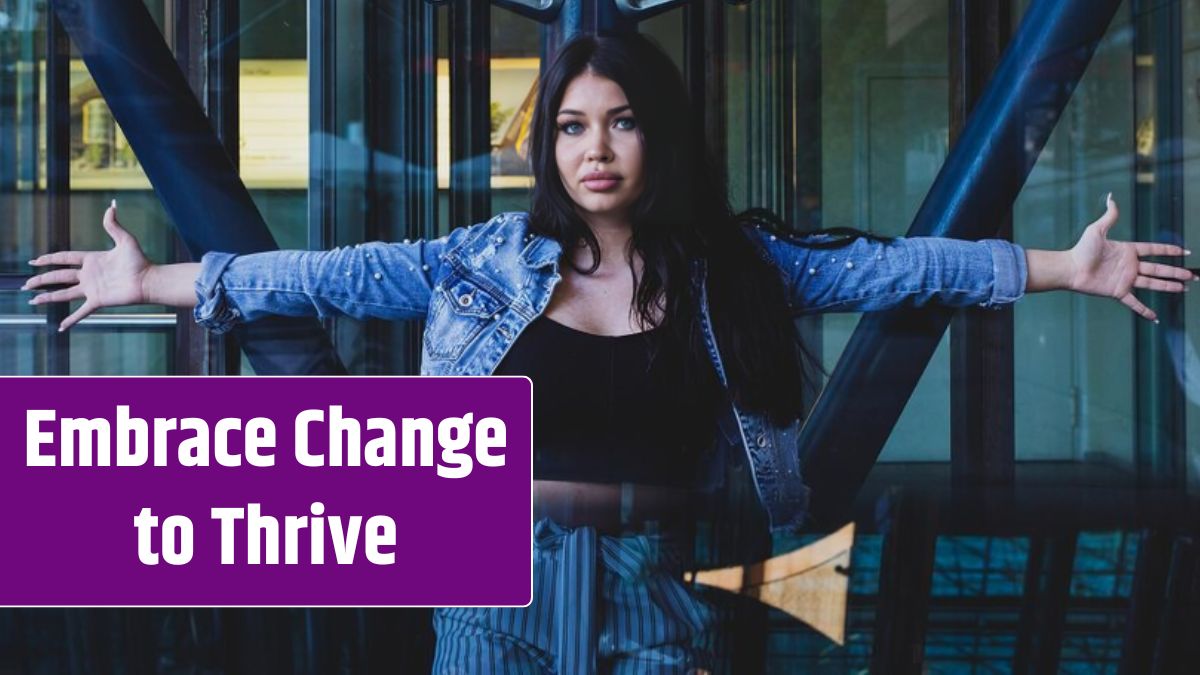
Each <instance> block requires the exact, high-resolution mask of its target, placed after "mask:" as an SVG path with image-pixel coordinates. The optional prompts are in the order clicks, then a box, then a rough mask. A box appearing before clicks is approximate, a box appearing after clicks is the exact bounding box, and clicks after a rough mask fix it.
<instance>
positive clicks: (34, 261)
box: [29, 258, 37, 265]
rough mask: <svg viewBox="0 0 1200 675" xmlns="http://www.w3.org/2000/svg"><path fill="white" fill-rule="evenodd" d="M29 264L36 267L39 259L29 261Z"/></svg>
mask: <svg viewBox="0 0 1200 675" xmlns="http://www.w3.org/2000/svg"><path fill="white" fill-rule="evenodd" d="M29 264H30V265H36V264H37V258H34V259H33V260H30V261H29Z"/></svg>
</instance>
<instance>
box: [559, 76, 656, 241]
mask: <svg viewBox="0 0 1200 675" xmlns="http://www.w3.org/2000/svg"><path fill="white" fill-rule="evenodd" d="M555 123H556V125H557V127H558V133H557V135H556V140H555V143H554V156H555V160H556V161H557V162H558V175H559V177H560V178H561V179H562V184H563V187H564V188H566V190H567V194H568V195H570V197H571V200H572V201H574V202H575V205H576V206H577V207H578V208H579V211H580V214H581V215H583V216H584V218H585V219H586V220H588V221H589V222H595V221H596V219H597V218H600V219H603V220H606V221H613V220H619V221H625V222H626V223H627V221H628V219H629V210H630V207H631V206H633V203H634V201H635V200H637V198H638V197H639V196H640V195H641V194H642V132H641V131H640V130H639V129H638V125H637V120H635V119H634V117H633V111H632V110H631V109H630V107H629V100H628V99H626V98H625V92H624V91H622V90H621V87H620V86H619V85H618V84H617V83H616V82H613V81H612V80H610V79H608V78H605V77H601V76H600V75H596V74H595V73H593V72H591V71H590V70H589V71H585V72H584V73H583V74H582V75H580V76H579V77H576V78H575V79H574V80H572V81H571V83H570V84H569V85H567V90H566V92H565V93H564V94H563V99H562V103H561V104H560V105H559V109H558V116H557V117H556V119H555ZM588 216H592V218H588Z"/></svg>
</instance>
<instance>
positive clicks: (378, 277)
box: [374, 272, 383, 281]
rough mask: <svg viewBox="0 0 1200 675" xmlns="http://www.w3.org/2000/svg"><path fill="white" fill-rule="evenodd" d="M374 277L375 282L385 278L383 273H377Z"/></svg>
mask: <svg viewBox="0 0 1200 675" xmlns="http://www.w3.org/2000/svg"><path fill="white" fill-rule="evenodd" d="M374 276H375V281H379V280H380V279H382V278H383V272H376V273H375V275H374Z"/></svg>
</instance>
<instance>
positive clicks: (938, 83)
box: [730, 0, 950, 461]
mask: <svg viewBox="0 0 1200 675" xmlns="http://www.w3.org/2000/svg"><path fill="white" fill-rule="evenodd" d="M947 6H948V5H947V3H946V2H945V0H911V1H907V2H884V1H883V0H873V1H871V2H862V3H855V4H847V3H842V2H836V1H834V0H827V1H826V2H822V3H821V4H820V8H821V17H820V22H821V37H820V40H821V52H820V58H821V64H822V67H821V77H820V81H821V90H820V103H819V105H820V107H821V122H820V129H821V137H820V145H821V150H820V157H821V177H820V182H821V185H822V186H823V187H822V190H821V195H820V198H819V199H818V200H816V201H817V204H816V206H815V209H816V210H819V217H818V218H817V220H819V221H820V223H821V225H822V226H824V227H839V226H850V227H856V228H859V229H862V230H866V231H869V232H873V233H876V234H881V235H885V236H898V235H902V234H904V232H906V231H907V230H908V228H909V226H910V225H911V224H912V219H913V217H914V216H915V215H916V212H917V208H918V207H919V206H920V204H921V202H922V201H923V200H924V198H925V194H926V192H927V191H928V189H929V187H930V186H931V185H932V184H933V179H934V178H935V177H936V176H937V172H938V170H939V169H940V168H941V165H942V163H943V161H944V160H945V157H946V154H947V152H948V143H949V141H948V139H949V107H950V103H949V90H948V85H947V73H948V46H947V45H948V44H949V36H948V34H947V30H948V26H949V16H948V10H947ZM734 70H736V67H735V68H734ZM734 97H735V95H734V93H733V92H731V94H730V98H731V99H733V98H734ZM733 118H734V117H733V114H732V111H731V118H730V119H731V120H732V119H733ZM735 145H736V144H734V143H731V144H730V148H731V156H732V149H733V147H734V146H735ZM741 161H743V162H744V161H745V160H744V159H743V160H741ZM735 194H736V188H735ZM858 320H859V316H858V315H847V314H841V315H836V314H831V315H825V316H824V317H823V318H822V319H821V322H822V324H823V330H822V331H821V341H822V350H821V353H822V356H823V362H824V364H825V367H826V369H827V370H832V368H833V366H834V365H835V364H836V363H837V360H838V358H839V357H840V356H841V353H842V350H843V349H844V348H845V345H846V342H847V341H848V340H849V338H850V335H851V334H852V333H853V331H854V328H855V327H856V326H857V324H858ZM948 343H949V338H948V337H946V338H943V340H942V342H941V343H940V345H939V347H938V349H937V351H936V352H935V354H934V356H933V359H932V360H931V361H930V364H929V366H928V368H927V369H926V370H925V374H924V375H923V376H922V377H921V380H920V382H919V383H918V385H917V388H916V389H915V391H914V392H913V395H912V397H911V398H910V399H909V402H908V405H907V406H906V407H905V409H904V412H903V414H902V415H901V417H900V420H899V422H898V423H897V425H896V428H895V429H894V431H893V432H892V435H891V437H890V438H889V439H888V442H887V444H886V445H885V447H884V450H883V453H882V455H881V458H880V459H881V460H882V461H889V460H891V461H900V460H909V461H911V460H918V461H924V460H941V461H945V460H949V458H950V421H949V415H948V411H949V407H950V393H949V391H950V360H949V355H950V350H949V346H948Z"/></svg>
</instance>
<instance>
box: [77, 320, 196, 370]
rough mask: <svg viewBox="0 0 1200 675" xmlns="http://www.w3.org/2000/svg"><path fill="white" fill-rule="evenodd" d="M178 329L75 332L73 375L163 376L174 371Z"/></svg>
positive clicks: (84, 329)
mask: <svg viewBox="0 0 1200 675" xmlns="http://www.w3.org/2000/svg"><path fill="white" fill-rule="evenodd" d="M174 355H175V331H174V329H171V330H163V331H153V332H151V331H132V330H121V331H113V332H109V331H104V332H99V331H97V330H95V329H90V328H80V329H72V331H71V374H72V375H163V374H167V373H170V372H173V371H174Z"/></svg>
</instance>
